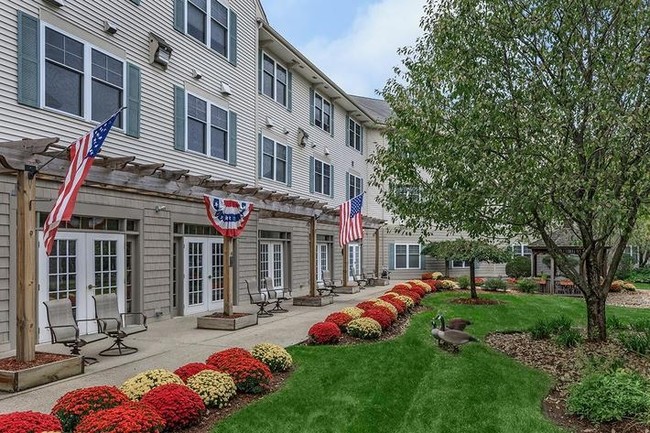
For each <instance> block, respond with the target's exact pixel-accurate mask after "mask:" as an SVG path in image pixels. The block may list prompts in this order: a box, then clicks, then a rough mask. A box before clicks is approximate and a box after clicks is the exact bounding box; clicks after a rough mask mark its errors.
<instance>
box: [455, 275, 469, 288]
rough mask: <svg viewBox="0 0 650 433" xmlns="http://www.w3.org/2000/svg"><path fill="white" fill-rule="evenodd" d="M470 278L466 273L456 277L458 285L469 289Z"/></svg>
mask: <svg viewBox="0 0 650 433" xmlns="http://www.w3.org/2000/svg"><path fill="white" fill-rule="evenodd" d="M470 283H471V280H470V278H469V277H468V276H467V275H462V276H460V277H458V287H460V288H461V289H469V286H470Z"/></svg>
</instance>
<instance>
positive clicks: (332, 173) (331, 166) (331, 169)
mask: <svg viewBox="0 0 650 433" xmlns="http://www.w3.org/2000/svg"><path fill="white" fill-rule="evenodd" d="M330 197H334V166H333V165H331V164H330Z"/></svg>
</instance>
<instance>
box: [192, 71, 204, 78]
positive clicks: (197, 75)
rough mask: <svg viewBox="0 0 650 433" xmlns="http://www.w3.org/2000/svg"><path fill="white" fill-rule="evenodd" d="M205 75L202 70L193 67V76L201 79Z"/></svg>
mask: <svg viewBox="0 0 650 433" xmlns="http://www.w3.org/2000/svg"><path fill="white" fill-rule="evenodd" d="M201 77H203V74H202V73H201V72H200V71H197V70H196V69H195V68H192V78H196V79H197V80H200V79H201Z"/></svg>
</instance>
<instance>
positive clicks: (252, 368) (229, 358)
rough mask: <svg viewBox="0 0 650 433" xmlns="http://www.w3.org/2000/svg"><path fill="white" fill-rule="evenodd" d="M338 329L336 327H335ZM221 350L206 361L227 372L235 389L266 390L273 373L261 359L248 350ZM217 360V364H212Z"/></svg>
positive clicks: (248, 390)
mask: <svg viewBox="0 0 650 433" xmlns="http://www.w3.org/2000/svg"><path fill="white" fill-rule="evenodd" d="M336 329H337V330H338V327H337V328H336ZM223 352H226V351H221V352H217V353H215V354H213V355H211V356H210V357H209V358H208V361H207V363H208V364H211V365H214V366H215V367H217V368H218V369H219V370H220V371H222V372H224V373H228V374H229V375H230V376H231V377H232V378H233V380H234V381H235V385H237V389H238V390H239V391H241V392H245V393H249V394H259V393H262V392H264V391H266V390H267V389H268V387H269V383H270V381H271V378H272V377H273V375H272V374H271V370H269V367H267V366H266V364H264V363H263V362H261V361H258V360H257V359H255V358H253V356H252V355H251V354H250V352H248V351H243V352H242V351H241V350H238V351H231V352H230V353H229V354H226V355H225V356H224V355H223ZM219 354H221V355H222V356H215V355H219ZM213 362H218V363H219V364H218V365H215V364H213Z"/></svg>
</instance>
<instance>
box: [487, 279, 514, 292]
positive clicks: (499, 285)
mask: <svg viewBox="0 0 650 433" xmlns="http://www.w3.org/2000/svg"><path fill="white" fill-rule="evenodd" d="M481 287H483V289H484V290H490V291H493V290H506V288H507V287H508V285H507V284H506V282H505V281H503V280H502V279H501V278H489V279H488V280H486V281H485V283H483V285H482V286H481Z"/></svg>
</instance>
